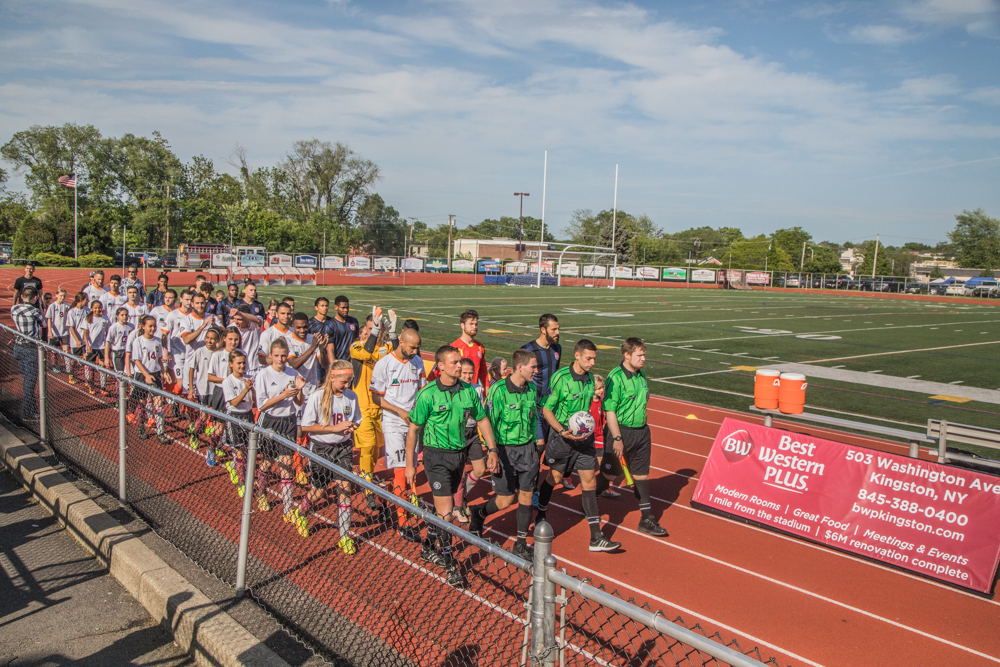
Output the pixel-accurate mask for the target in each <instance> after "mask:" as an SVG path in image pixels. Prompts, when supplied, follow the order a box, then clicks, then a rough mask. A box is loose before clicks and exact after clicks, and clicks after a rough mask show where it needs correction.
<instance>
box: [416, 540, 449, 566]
mask: <svg viewBox="0 0 1000 667" xmlns="http://www.w3.org/2000/svg"><path fill="white" fill-rule="evenodd" d="M420 560H422V561H424V562H426V563H430V564H431V565H437V566H439V567H444V566H445V565H446V564H447V562H448V561H446V560H445V558H444V556H443V555H442V554H441V552H440V551H438V550H437V549H435V548H434V547H430V546H427V545H426V544H425V545H424V547H423V548H422V549H421V550H420Z"/></svg>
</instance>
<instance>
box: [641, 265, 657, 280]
mask: <svg viewBox="0 0 1000 667" xmlns="http://www.w3.org/2000/svg"><path fill="white" fill-rule="evenodd" d="M635 275H636V277H637V278H645V279H646V280H656V279H657V278H658V277H659V272H658V271H657V270H656V267H655V266H640V267H639V268H637V269H636V270H635Z"/></svg>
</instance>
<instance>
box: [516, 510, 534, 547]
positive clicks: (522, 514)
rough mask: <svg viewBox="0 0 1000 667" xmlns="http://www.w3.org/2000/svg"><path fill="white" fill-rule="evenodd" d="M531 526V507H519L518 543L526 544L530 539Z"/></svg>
mask: <svg viewBox="0 0 1000 667" xmlns="http://www.w3.org/2000/svg"><path fill="white" fill-rule="evenodd" d="M530 524H531V505H530V504H528V505H521V504H520V503H518V505H517V541H518V543H520V544H524V541H525V539H527V537H528V526H529V525H530Z"/></svg>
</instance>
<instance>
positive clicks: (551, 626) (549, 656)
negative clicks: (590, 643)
mask: <svg viewBox="0 0 1000 667" xmlns="http://www.w3.org/2000/svg"><path fill="white" fill-rule="evenodd" d="M542 565H543V567H544V570H545V600H544V602H545V609H544V612H545V618H544V622H543V626H542V628H543V632H542V634H543V636H544V637H545V644H546V648H547V649H548V651H547V652H546V654H545V657H544V658H543V659H542V664H543V665H548V666H549V667H552V666H553V665H555V664H556V653H557V651H554V650H552V649H554V648H555V647H556V582H554V581H552V579H550V578H549V575H550V574H551V573H553V572H555V570H556V565H558V562H557V561H556V557H555V556H553V555H552V554H549V555H548V556H546V557H545V561H544V562H543V564H542Z"/></svg>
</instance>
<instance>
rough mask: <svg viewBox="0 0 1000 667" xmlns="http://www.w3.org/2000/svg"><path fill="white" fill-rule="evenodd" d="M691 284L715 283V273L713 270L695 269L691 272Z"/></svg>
mask: <svg viewBox="0 0 1000 667" xmlns="http://www.w3.org/2000/svg"><path fill="white" fill-rule="evenodd" d="M691 282H693V283H714V282H715V271H713V270H712V269H693V270H692V271H691Z"/></svg>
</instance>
